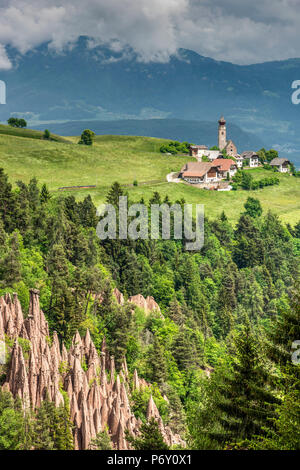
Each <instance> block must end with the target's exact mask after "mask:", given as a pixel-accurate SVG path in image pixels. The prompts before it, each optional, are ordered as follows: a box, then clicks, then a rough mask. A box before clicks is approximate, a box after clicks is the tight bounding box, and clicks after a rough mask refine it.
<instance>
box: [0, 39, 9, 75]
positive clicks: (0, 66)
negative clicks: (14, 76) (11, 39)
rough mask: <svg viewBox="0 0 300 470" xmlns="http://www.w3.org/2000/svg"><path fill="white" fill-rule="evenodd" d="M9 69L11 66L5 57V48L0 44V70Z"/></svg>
mask: <svg viewBox="0 0 300 470" xmlns="http://www.w3.org/2000/svg"><path fill="white" fill-rule="evenodd" d="M11 67H12V64H11V62H10V60H9V58H8V57H7V54H6V50H5V47H4V46H3V44H0V70H9V69H11Z"/></svg>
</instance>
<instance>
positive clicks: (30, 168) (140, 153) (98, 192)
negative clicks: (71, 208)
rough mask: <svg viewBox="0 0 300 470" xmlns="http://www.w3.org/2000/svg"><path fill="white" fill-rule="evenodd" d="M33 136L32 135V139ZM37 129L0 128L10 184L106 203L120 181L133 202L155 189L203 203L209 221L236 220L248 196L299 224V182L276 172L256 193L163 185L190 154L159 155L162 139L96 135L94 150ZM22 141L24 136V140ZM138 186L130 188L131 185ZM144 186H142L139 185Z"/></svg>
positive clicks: (260, 173)
mask: <svg viewBox="0 0 300 470" xmlns="http://www.w3.org/2000/svg"><path fill="white" fill-rule="evenodd" d="M32 132H33V134H34V135H31V133H32ZM37 132H38V131H30V130H24V129H12V128H9V127H8V126H0V167H2V168H4V170H5V171H6V173H8V175H9V177H10V180H11V181H12V182H13V183H14V182H16V181H18V180H23V181H25V182H29V180H30V179H31V178H32V177H36V178H37V179H38V180H39V182H40V183H46V184H47V185H48V187H49V189H50V190H51V191H52V192H53V193H55V194H60V193H62V192H61V191H59V188H60V187H64V186H87V185H96V188H94V189H88V190H70V191H63V194H73V195H74V196H75V197H76V198H79V199H82V198H83V197H85V196H86V195H87V194H88V193H90V194H91V196H92V198H93V200H94V202H95V204H99V203H101V202H104V201H105V196H106V194H107V191H108V189H109V187H110V185H111V184H112V183H113V182H114V181H119V182H120V183H121V184H123V185H130V186H127V187H126V190H127V191H128V193H129V196H130V198H131V200H132V201H139V200H140V199H141V197H144V199H145V200H146V201H147V200H149V198H150V197H151V195H152V194H153V192H154V191H158V192H159V193H160V194H161V196H162V198H164V197H165V196H166V195H168V196H169V198H170V200H172V201H174V202H175V201H176V200H177V199H181V198H184V199H185V200H186V202H188V203H198V204H204V205H205V212H206V215H208V216H209V217H210V218H213V217H215V216H217V215H218V214H220V213H221V212H222V211H223V210H224V211H225V212H226V214H227V216H228V217H229V218H230V219H231V220H232V221H233V222H235V221H236V220H237V218H238V216H239V214H240V212H241V211H242V210H243V204H244V203H245V201H246V199H247V197H248V196H250V195H251V196H254V197H257V198H259V199H260V201H261V204H262V206H263V208H264V210H265V211H267V210H269V209H271V210H273V211H274V212H276V213H277V214H278V215H279V216H280V218H281V219H282V220H283V221H284V222H286V223H287V222H290V223H291V224H295V223H296V222H298V221H299V220H300V180H299V178H295V177H293V176H289V175H281V174H278V176H279V178H280V185H279V186H270V187H266V188H264V189H260V190H257V191H242V190H239V191H231V192H217V191H208V190H201V189H199V188H195V187H193V186H189V185H186V184H184V183H178V184H176V183H167V181H166V175H167V174H168V173H170V172H176V171H179V170H180V168H181V167H182V165H183V164H184V163H185V162H187V161H189V160H190V159H191V157H189V156H176V155H175V156H172V155H165V154H161V153H160V152H159V148H160V146H161V145H162V143H165V140H163V139H155V138H149V137H131V136H97V137H96V138H95V142H94V145H93V146H92V147H87V146H82V145H77V142H78V140H79V138H75V137H59V136H54V138H55V141H46V140H43V139H42V134H43V133H41V132H40V133H39V134H36V133H37ZM24 137H26V138H24ZM248 171H250V172H251V174H252V175H253V176H254V178H257V179H260V178H263V177H264V176H269V175H270V172H269V171H267V170H264V169H254V170H248ZM135 180H136V181H137V182H138V185H137V186H133V182H134V181H135ZM142 183H146V184H142Z"/></svg>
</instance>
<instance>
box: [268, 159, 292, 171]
mask: <svg viewBox="0 0 300 470" xmlns="http://www.w3.org/2000/svg"><path fill="white" fill-rule="evenodd" d="M270 165H271V166H272V167H274V168H277V170H278V171H279V172H280V173H288V172H289V171H290V161H289V160H288V159H287V158H274V159H273V160H272V161H271V162H270Z"/></svg>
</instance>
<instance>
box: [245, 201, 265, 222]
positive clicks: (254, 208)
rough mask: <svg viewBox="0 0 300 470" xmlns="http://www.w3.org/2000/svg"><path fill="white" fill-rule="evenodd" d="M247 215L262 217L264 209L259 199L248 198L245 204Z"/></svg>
mask: <svg viewBox="0 0 300 470" xmlns="http://www.w3.org/2000/svg"><path fill="white" fill-rule="evenodd" d="M245 209H246V214H248V215H250V217H253V218H256V217H260V216H261V215H262V207H261V204H260V202H259V200H258V199H255V198H253V197H248V199H247V201H246V204H245Z"/></svg>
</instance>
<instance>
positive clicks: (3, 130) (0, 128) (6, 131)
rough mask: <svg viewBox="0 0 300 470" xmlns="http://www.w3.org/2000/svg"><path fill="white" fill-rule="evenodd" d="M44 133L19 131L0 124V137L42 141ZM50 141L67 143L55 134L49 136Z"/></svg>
mask: <svg viewBox="0 0 300 470" xmlns="http://www.w3.org/2000/svg"><path fill="white" fill-rule="evenodd" d="M43 134H44V132H42V131H36V130H33V129H19V128H16V127H11V126H6V125H4V124H0V135H13V136H15V137H27V138H29V139H43ZM51 140H52V141H54V142H64V143H68V142H69V141H68V139H66V138H65V137H61V136H59V135H56V134H51Z"/></svg>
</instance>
